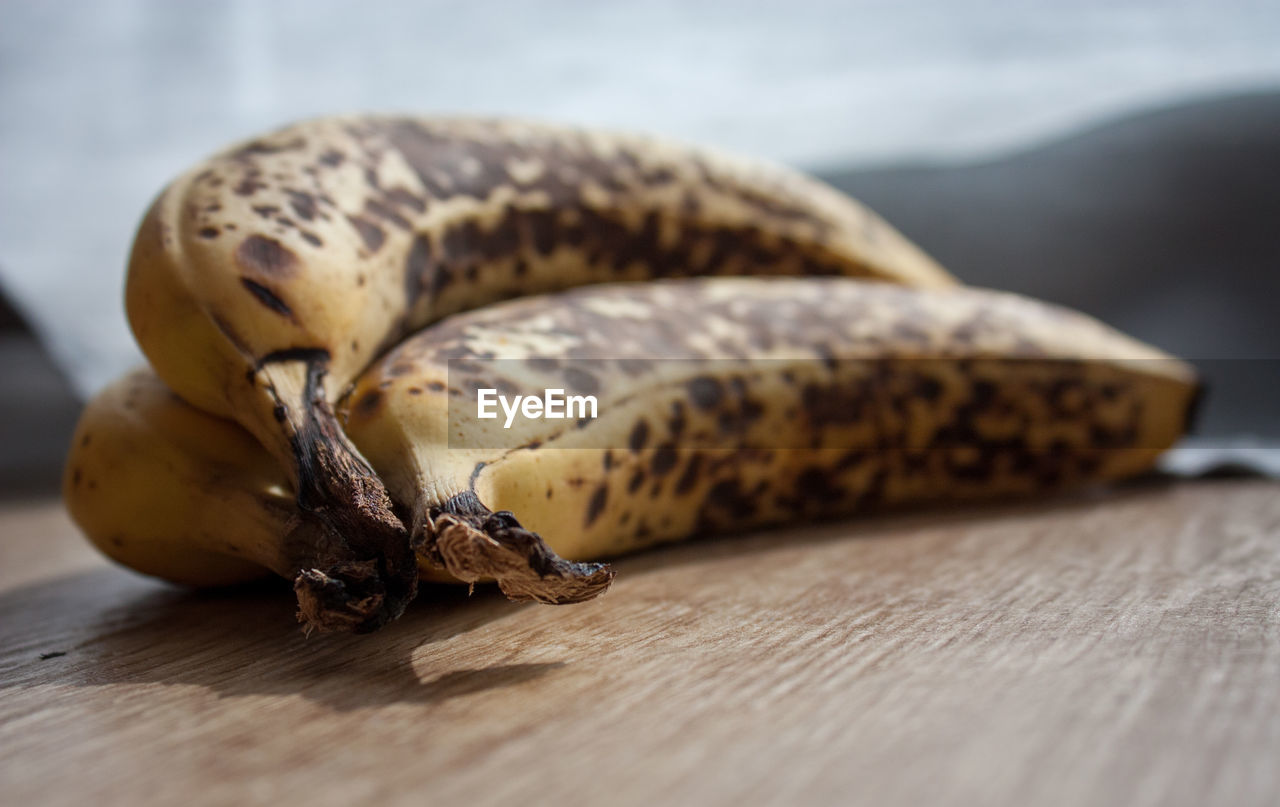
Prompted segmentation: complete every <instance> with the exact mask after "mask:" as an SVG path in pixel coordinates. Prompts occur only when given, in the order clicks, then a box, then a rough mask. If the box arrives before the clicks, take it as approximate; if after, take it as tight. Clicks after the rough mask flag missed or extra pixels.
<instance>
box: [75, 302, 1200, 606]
mask: <svg viewBox="0 0 1280 807" xmlns="http://www.w3.org/2000/svg"><path fill="white" fill-rule="evenodd" d="M487 389H493V390H496V391H499V392H501V393H502V394H503V395H506V396H514V395H517V394H531V395H542V394H543V393H544V392H545V391H546V390H548V389H564V390H565V391H566V393H568V394H577V395H583V396H586V395H591V396H593V397H594V398H595V399H596V401H597V404H596V406H597V416H596V417H594V418H589V417H580V418H572V419H567V420H564V419H562V420H550V419H531V418H522V417H514V418H512V423H511V428H504V426H505V421H504V418H502V417H499V418H496V419H480V418H477V417H476V413H477V409H476V407H477V398H478V394H479V390H487ZM1196 389H1197V387H1196V382H1195V378H1194V374H1193V373H1192V371H1191V370H1190V368H1188V367H1187V366H1186V365H1185V364H1183V363H1181V362H1179V361H1177V360H1176V359H1173V358H1172V357H1169V356H1167V355H1166V354H1163V353H1161V352H1159V351H1157V350H1155V349H1153V348H1150V347H1147V346H1145V345H1143V344H1141V343H1138V342H1136V341H1134V340H1132V339H1129V338H1128V337H1125V336H1123V335H1121V334H1119V333H1117V332H1116V331H1114V330H1111V329H1109V328H1107V327H1105V326H1103V325H1101V324H1100V323H1098V322H1096V321H1094V320H1092V319H1090V318H1088V317H1085V316H1084V315H1081V314H1077V313H1074V312H1070V311H1066V310H1063V309H1060V308H1056V307H1053V306H1049V305H1045V304H1042V303H1037V302H1034V301H1031V300H1027V299H1025V298H1020V297H1016V296H1014V295H1008V294H1000V293H995V292H988V291H981V290H950V291H947V292H945V293H943V292H937V291H929V290H920V289H907V288H898V287H893V286H887V285H883V284H872V283H862V282H858V281H853V280H826V279H807V280H788V279H714V280H684V281H666V282H660V283H651V284H623V285H612V286H597V287H593V288H588V289H579V290H575V291H571V292H564V293H561V294H556V295H548V296H543V297H536V298H530V299H524V300H517V301H512V302H507V303H502V304H498V305H494V306H491V307H489V308H486V309H483V310H480V311H474V312H470V313H466V314H460V315H456V316H453V317H451V318H449V319H446V320H445V321H443V322H440V323H437V324H436V325H434V326H432V327H430V328H427V329H425V330H424V331H422V332H421V333H419V334H418V335H416V336H415V337H413V338H411V339H409V340H407V341H406V342H404V343H403V344H401V345H400V346H399V347H397V348H396V349H394V350H392V351H391V352H390V353H388V354H387V355H386V356H385V357H384V358H383V359H382V360H381V361H379V362H378V363H377V364H376V365H375V366H373V367H372V368H370V370H369V371H368V372H366V373H365V374H364V375H363V376H362V377H361V378H360V379H359V381H358V382H357V384H356V386H355V387H354V389H353V391H352V393H351V395H350V396H349V397H348V398H347V399H346V400H345V401H344V405H343V407H342V409H341V412H342V414H343V417H344V424H345V426H346V429H347V432H348V433H349V434H350V435H351V437H352V439H353V440H354V441H355V443H356V445H357V446H358V447H359V449H360V451H362V452H363V453H364V455H365V456H367V457H369V459H370V460H371V462H372V463H373V465H374V467H375V469H376V470H377V472H378V473H379V474H380V475H381V477H382V478H383V479H384V480H386V482H387V483H388V485H389V488H390V491H391V494H392V496H393V498H394V499H395V500H396V502H397V504H398V505H399V506H400V507H401V508H402V512H405V513H408V514H411V516H410V517H411V519H412V522H413V524H414V533H415V536H416V538H417V541H418V544H417V546H418V551H419V554H420V559H421V560H422V562H423V563H424V565H428V564H429V565H433V566H436V567H441V568H444V569H446V570H448V572H450V573H451V574H452V575H453V576H455V577H456V578H458V579H461V580H466V581H474V580H479V579H489V578H496V579H497V580H498V581H499V583H500V584H501V585H502V587H503V588H504V590H505V591H506V592H507V593H508V594H509V595H511V596H513V597H516V598H531V599H538V600H544V601H553V602H558V601H572V600H576V599H581V598H584V597H587V596H591V595H593V594H594V593H597V592H598V591H599V590H601V588H602V587H603V586H604V585H606V584H607V582H608V580H609V572H608V570H607V569H604V568H601V567H597V566H590V565H586V564H575V563H568V562H565V561H561V560H560V559H559V558H557V557H556V556H555V554H554V553H553V552H552V550H554V551H555V552H559V553H560V554H562V555H564V556H565V557H568V558H572V559H573V560H575V561H586V560H592V559H597V558H601V557H606V556H610V555H616V554H619V553H621V552H625V551H628V550H631V549H635V548H638V547H642V546H647V545H650V544H652V543H656V542H659V541H666V540H673V539H677V538H682V537H685V536H689V535H692V534H696V533H700V532H707V531H716V530H734V529H742V528H747V527H752V526H757V525H762V524H769V523H780V522H787V521H800V520H803V519H806V518H812V517H819V516H830V515H836V514H841V513H846V512H850V511H852V510H856V509H859V508H862V507H867V506H873V505H895V504H904V503H910V502H921V501H928V500H937V499H948V498H960V499H967V498H978V497H998V496H1008V495H1017V494H1026V493H1031V492H1035V491H1040V490H1045V489H1055V488H1060V487H1064V486H1068V485H1072V484H1080V483H1084V482H1089V481H1096V480H1105V479H1112V478H1118V477H1122V476H1126V475H1130V474H1133V473H1137V472H1140V471H1142V470H1144V469H1146V468H1148V467H1149V466H1150V465H1151V463H1152V462H1153V460H1154V459H1155V457H1156V456H1157V455H1158V454H1159V452H1160V451H1161V450H1162V449H1163V448H1165V447H1167V446H1168V445H1170V444H1171V443H1172V442H1173V441H1174V440H1176V439H1177V437H1178V436H1180V435H1181V434H1182V432H1183V431H1184V428H1185V425H1186V423H1187V420H1188V418H1189V416H1190V408H1191V407H1192V404H1193V403H1194V400H1195V397H1196ZM235 433H238V430H237V429H236V428H235V427H233V426H232V425H230V424H227V423H225V422H222V421H219V420H218V419H216V418H212V417H209V416H207V415H204V414H203V413H200V412H196V411H195V410H193V409H192V408H190V407H187V406H186V405H184V404H182V403H181V402H179V401H177V399H176V398H174V397H173V396H172V395H170V394H169V393H168V392H167V391H165V390H164V389H163V387H162V386H161V385H159V384H158V382H156V381H155V380H154V379H153V378H151V377H150V376H148V375H135V376H133V377H130V378H129V379H126V380H125V381H123V382H121V383H120V384H119V385H117V386H116V387H113V388H111V389H109V390H108V391H106V392H104V393H103V394H102V395H101V396H99V398H98V399H96V400H95V401H94V402H93V403H92V404H91V405H90V407H89V408H88V410H87V411H86V414H85V415H84V418H83V420H82V423H81V425H80V428H79V431H78V432H77V437H76V443H75V447H74V449H73V454H72V458H71V462H70V463H69V465H68V476H67V481H66V485H67V490H66V493H67V500H68V503H69V505H70V507H71V511H72V513H73V515H74V516H75V517H76V519H77V521H79V522H80V524H81V525H82V526H83V527H84V528H85V530H86V532H87V533H88V534H89V535H90V536H91V537H92V538H93V539H94V540H95V542H96V543H98V544H99V546H101V547H102V548H103V549H104V550H105V551H106V552H107V553H108V554H110V555H112V556H113V557H115V558H117V559H119V560H122V561H124V562H125V563H128V564H129V565H132V566H135V567H136V568H140V569H142V570H144V571H150V572H151V573H155V574H159V575H161V576H165V577H170V578H173V579H180V580H186V581H191V582H221V581H222V580H223V579H224V577H226V576H231V577H234V576H235V575H238V574H249V573H251V572H252V571H253V569H252V567H248V566H244V565H242V563H243V561H245V560H250V561H252V562H253V563H255V564H258V565H260V566H266V567H268V568H271V569H273V570H275V571H276V572H278V573H280V574H282V575H284V576H286V577H290V578H293V577H296V576H298V575H301V574H303V573H305V572H306V571H307V563H308V561H307V559H306V558H307V557H308V553H313V552H314V551H315V550H313V549H311V548H310V547H309V545H310V544H313V543H315V542H317V541H319V542H321V544H320V545H321V546H324V542H325V541H327V540H329V539H327V538H326V537H325V533H324V531H322V530H316V529H313V528H311V527H308V526H307V524H308V520H307V519H301V518H299V517H298V512H297V511H296V509H294V508H293V507H291V506H289V505H288V504H287V499H288V493H287V492H286V491H285V487H286V486H287V484H288V482H289V480H288V478H287V476H286V475H285V473H284V471H283V470H282V469H279V468H278V467H277V466H275V465H273V464H271V463H268V462H266V459H267V455H266V454H265V452H263V450H262V449H261V448H259V447H258V446H257V445H256V444H255V443H254V442H253V441H252V440H250V439H249V437H248V435H246V434H243V433H239V437H235ZM173 469H176V470H173ZM171 471H173V472H172V474H171V475H169V476H166V474H170V472H171ZM91 485H92V487H90V486H91ZM119 486H126V487H127V488H128V489H127V490H125V491H123V495H117V494H114V493H113V491H114V490H115V488H116V487H119ZM139 491H146V492H145V493H143V492H139ZM155 497H160V498H161V499H162V500H163V502H164V503H165V504H164V506H163V507H161V508H155V507H153V506H152V500H153V498H155ZM503 511H511V512H510V513H508V512H503ZM512 513H513V514H514V515H512ZM517 519H518V520H517ZM526 528H527V529H526ZM535 531H536V533H541V534H545V535H546V536H547V537H548V541H549V542H550V549H549V548H547V547H546V546H545V545H543V544H542V542H541V540H540V539H539V538H538V535H537V534H535ZM206 553H211V554H221V555H225V556H227V558H228V560H227V561H226V562H225V564H230V565H229V566H227V565H225V564H224V565H211V566H210V567H209V568H210V571H209V572H207V573H205V574H207V575H209V576H210V577H211V578H212V579H195V578H193V575H194V576H195V577H196V578H198V577H199V575H200V574H202V573H201V572H200V569H201V568H203V567H202V566H201V565H200V563H199V562H198V561H199V559H202V558H203V557H204V556H205V554H206ZM302 603H303V611H304V616H307V617H308V618H309V621H311V622H312V623H313V624H316V625H317V626H318V627H334V625H333V624H328V623H325V622H324V621H323V620H316V619H313V618H311V617H312V616H313V615H311V614H309V613H308V612H307V609H308V608H314V605H310V604H309V603H308V599H307V598H306V597H303V598H302ZM356 613H358V609H357V612H356ZM352 621H353V624H352V626H353V627H357V628H359V627H362V624H361V623H360V622H359V620H358V619H356V618H355V617H353V618H352Z"/></svg>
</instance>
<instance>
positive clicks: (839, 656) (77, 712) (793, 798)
mask: <svg viewBox="0 0 1280 807" xmlns="http://www.w3.org/2000/svg"><path fill="white" fill-rule="evenodd" d="M1277 494H1280V485H1277V484H1276V483H1272V482H1263V481H1239V480H1236V481H1212V482H1209V481H1205V482H1194V483H1188V482H1184V483H1177V484H1166V483H1155V484H1144V485H1139V486H1135V487H1130V488H1128V489H1124V490H1119V491H1113V492H1108V493H1102V494H1099V493H1092V494H1081V495H1077V496H1072V497H1068V498H1064V499H1059V500H1056V501H1054V502H1051V503H1047V504H1046V503H1041V504H1035V505H1033V504H1018V505H1013V506H1002V507H995V508H985V509H966V510H960V511H953V510H948V511H935V512H930V513H926V514H913V515H896V516H881V517H875V518H869V519H862V520H857V521H850V522H847V523H842V524H833V525H825V526H820V527H814V528H811V529H806V530H797V531H793V532H790V533H786V534H784V533H777V532H775V533H762V534H758V535H752V536H745V537H737V538H733V539H722V540H717V541H704V542H699V543H695V544H690V545H683V546H677V547H673V548H670V549H666V550H661V551H656V552H651V553H649V554H646V555H642V556H639V557H635V558H631V559H626V560H623V561H622V562H620V563H619V564H618V567H619V575H618V581H617V583H616V585H615V587H614V589H613V590H612V591H610V592H609V593H608V594H606V595H605V596H604V597H603V598H602V599H600V600H598V601H596V602H593V603H588V604H586V605H581V606H573V607H563V608H553V607H548V606H536V605H524V606H521V605H513V604H510V603H507V602H505V601H503V600H501V599H499V598H498V597H496V596H494V595H493V594H492V593H477V594H476V596H474V597H472V598H470V599H466V598H465V597H463V596H459V595H458V594H452V595H436V597H435V599H434V601H430V602H420V603H418V604H417V605H416V606H415V607H414V608H412V609H411V612H410V613H409V614H408V615H407V616H406V617H405V618H404V619H403V620H401V621H400V622H399V623H397V624H395V625H393V626H392V627H390V628H388V629H386V630H384V631H383V632H382V633H380V634H377V635H374V636H371V637H365V638H353V637H316V636H313V637H312V638H310V639H307V638H304V637H303V636H302V634H301V632H300V631H299V630H298V627H297V625H296V624H295V623H294V621H293V616H292V611H291V607H290V600H289V595H288V593H287V592H285V591H282V590H281V589H279V588H271V587H269V588H264V589H259V590H255V591H249V592H239V593H234V594H192V593H187V592H183V591H178V590H174V589H171V588H168V587H165V586H163V585H160V584H157V583H153V582H150V581H148V580H145V579H142V578H140V577H136V576H134V575H132V574H130V573H127V572H124V571H121V570H119V569H116V568H112V567H110V566H109V565H108V564H107V563H106V562H104V561H102V560H99V559H98V558H97V556H96V555H94V553H93V552H92V551H91V550H90V549H88V548H87V547H86V546H85V545H83V543H82V542H81V541H80V540H79V539H78V538H77V537H76V535H75V532H74V528H73V527H72V526H71V525H70V524H69V523H68V521H67V520H66V517H65V516H64V515H63V514H62V512H61V510H60V508H59V506H58V505H57V504H56V503H54V502H46V503H41V504H38V505H23V506H13V505H10V506H8V507H7V509H5V510H4V512H3V513H0V525H2V528H0V529H2V532H0V534H2V536H3V538H2V542H0V626H2V627H0V801H2V802H4V803H6V804H13V805H28V804H43V803H50V804H76V805H80V806H82V805H99V804H113V803H121V804H123V803H129V804H134V803H136V804H144V805H147V804H183V803H206V802H207V803H215V804H219V803H220V804H241V803H259V804H302V805H307V807H320V805H351V804H356V803H376V804H389V805H395V804H406V805H408V804H413V805H420V804H424V803H438V804H465V805H468V807H470V806H471V805H483V804H521V803H551V804H556V805H587V804H592V805H597V804H606V805H615V804H627V805H629V804H637V805H639V804H645V805H648V804H671V803H678V804H699V805H707V804H713V805H714V804H726V805H728V804H742V803H750V804H757V803H766V804H788V805H790V804H822V803H827V804H842V805H843V804H876V805H897V804H918V803H937V802H941V803H948V804H990V805H1031V804H1037V805H1038V804H1063V805H1068V804H1069V805H1178V804H1185V805H1227V804H1230V805H1249V804H1258V805H1262V804H1270V805H1273V804H1276V803H1277V799H1278V798H1280V496H1278V495H1277Z"/></svg>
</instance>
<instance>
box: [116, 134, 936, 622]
mask: <svg viewBox="0 0 1280 807" xmlns="http://www.w3.org/2000/svg"><path fill="white" fill-rule="evenodd" d="M728 274H832V275H848V276H859V277H869V278H875V279H880V280H887V281H892V282H899V283H906V284H912V285H920V286H930V287H935V286H936V287H941V286H948V285H951V284H952V283H953V281H952V280H951V278H950V277H949V276H948V275H947V274H946V273H945V272H944V271H942V270H941V269H940V268H939V267H938V266H937V265H936V264H935V263H934V262H933V261H931V260H930V259H929V258H928V257H927V256H925V255H924V254H923V253H921V252H920V251H919V250H918V249H917V248H916V247H914V246H913V245H912V244H910V243H909V242H908V241H906V240H905V239H904V238H903V237H902V236H901V235H899V234H898V233H897V232H895V231H894V230H893V229H892V228H891V227H889V226H888V225H886V224H885V223H884V222H882V221H881V220H880V219H879V218H878V217H876V216H875V215H874V214H872V213H870V212H869V211H867V210H866V209H865V208H863V207H861V206H860V205H858V204H857V203H855V202H853V201H852V200H849V199H848V198H846V197H844V196H842V195H841V194H839V193H837V192H835V191H833V190H832V189H830V188H828V187H826V186H824V185H822V184H820V183H818V182H816V181H814V180H811V179H808V178H806V177H804V176H801V175H799V174H796V173H794V172H791V171H787V170H785V169H782V168H778V167H774V166H768V165H761V164H758V163H754V162H750V161H746V160H742V159H739V158H734V157H729V156H725V155H721V154H717V153H714V152H709V151H705V150H699V149H694V148H690V147H687V146H682V145H678V144H672V143H669V142H666V141H662V140H658V139H655V138H647V137H641V136H634V135H616V134H607V133H601V132H593V131H584V130H578V129H572V128H568V127H558V126H550V125H544V124H534V123H527V122H521V121H511V120H474V119H416V120H415V119H407V118H372V117H352V118H330V119H321V120H313V121H308V122H304V123H300V124H296V125H294V126H290V127H287V128H285V129H282V130H280V131H277V132H275V133H272V134H269V135H266V136H264V137H261V138H258V139H256V140H254V141H252V142H248V143H245V144H242V145H240V146H237V147H235V148H232V149H230V150H228V151H226V152H223V153H222V154H219V155H217V156H215V157H213V158H211V159H209V160H207V161H206V162H204V163H202V164H200V165H198V166H196V167H195V168H193V169H192V170H191V171H190V172H188V173H187V174H185V175H183V176H182V177H180V178H179V179H177V180H176V181H175V182H174V183H173V184H172V185H171V186H170V187H169V188H167V189H166V190H165V191H164V192H163V193H162V194H161V195H160V197H159V198H158V199H157V201H156V202H155V204H154V206H153V207H152V209H151V210H150V212H149V213H148V214H147V216H146V218H145V219H144V221H143V223H142V225H141V226H140V228H139V230H138V234H137V236H136V239H135V243H134V249H133V254H132V257H131V260H130V265H129V275H128V282H127V292H126V301H127V308H128V313H129V320H130V323H131V325H132V327H133V330H134V333H135V335H136V336H137V338H138V342H139V343H140V345H141V346H142V349H143V351H144V353H145V354H146V355H147V357H148V359H149V360H150V362H151V364H152V365H153V367H154V368H155V369H156V372H157V373H158V374H159V375H160V377H161V378H163V379H164V380H165V382H166V383H168V384H169V385H170V386H171V387H172V388H173V389H174V390H175V391H176V392H177V393H178V394H179V395H181V396H182V397H183V398H184V399H186V400H187V401H188V402H190V403H192V404H193V405H195V406H197V407H199V408H201V409H204V410H205V411H208V412H210V413H212V414H215V415H219V416H222V417H226V418H230V419H234V420H236V421H237V422H239V423H240V424H241V425H243V426H244V427H246V428H247V429H248V430H249V431H250V432H252V433H253V434H254V435H255V436H256V437H257V438H258V439H259V440H260V441H261V442H262V443H263V444H264V445H265V446H266V447H267V449H268V450H269V451H270V452H271V453H272V454H273V455H274V456H275V457H276V458H277V460H278V461H279V462H281V463H283V464H284V465H285V467H286V469H287V470H288V472H289V475H290V479H291V481H292V482H293V483H294V486H295V489H296V490H297V491H298V503H299V505H300V506H301V508H302V509H303V510H304V511H306V512H309V513H311V514H313V515H315V516H318V517H319V519H320V520H321V521H322V522H324V523H325V524H327V525H328V527H329V528H330V529H331V531H332V532H333V533H334V540H335V541H338V542H340V543H346V544H348V545H349V546H348V549H349V550H350V552H349V555H350V559H351V560H352V561H353V562H355V563H357V564H358V565H359V568H360V569H362V570H367V569H368V568H369V564H373V567H374V568H373V571H372V573H371V574H372V576H370V574H369V573H367V572H366V571H360V572H358V573H357V574H356V575H355V577H356V578H358V579H354V578H352V576H351V575H350V574H348V572H350V569H347V570H345V571H344V570H343V569H337V568H334V569H327V570H322V571H321V572H320V574H321V576H320V577H317V578H314V579H309V580H299V585H300V586H301V587H303V588H307V587H314V586H320V587H323V588H324V589H325V596H326V597H327V598H329V599H333V600H334V601H335V602H338V603H339V604H341V601H342V600H343V599H344V597H345V599H347V600H360V601H362V602H377V603H378V608H377V610H376V611H374V612H371V613H370V614H369V615H368V619H369V621H370V624H371V625H373V626H376V624H381V623H382V622H385V621H386V620H388V619H391V618H394V616H395V615H396V614H398V613H399V610H400V609H402V608H403V606H404V603H405V602H407V601H408V599H409V598H411V597H412V595H413V591H412V571H413V569H412V553H411V551H410V548H409V546H408V544H407V540H406V538H405V533H404V531H403V529H402V528H401V526H400V524H399V522H398V521H397V519H396V517H395V515H394V513H393V512H392V510H391V507H390V503H389V502H388V500H387V497H386V494H385V491H384V490H383V488H382V486H381V485H380V484H379V483H378V480H377V479H376V478H375V477H374V476H373V475H372V474H371V473H370V472H369V469H368V466H367V464H366V463H365V462H364V460H363V458H361V457H360V455H359V453H358V452H357V451H355V449H354V448H353V447H352V446H351V445H350V443H349V442H348V441H347V440H346V438H345V437H344V435H343V434H342V432H341V430H340V429H339V428H338V427H337V425H336V423H335V421H334V419H333V412H332V404H333V402H334V401H336V400H337V398H338V397H339V396H340V395H342V394H343V393H344V392H345V391H346V390H347V388H348V386H349V385H350V383H351V382H352V381H353V379H354V378H355V377H356V375H357V374H358V373H359V372H361V371H362V370H363V369H364V368H365V367H366V366H367V365H368V364H369V363H370V362H371V361H372V360H373V358H374V357H375V356H377V355H378V354H379V353H380V352H382V351H383V350H385V349H386V348H388V347H389V346H391V345H392V344H394V343H395V342H397V341H398V340H399V339H400V338H402V337H403V336H404V335H405V334H407V333H409V332H410V331H412V330H414V329H416V328H417V327H420V326H421V325H423V324H425V323H428V322H431V321H434V320H436V319H439V318H440V317H442V316H445V315H448V314H452V313H455V312H459V311H464V310H468V309H471V308H474V307H477V306H480V305H483V304H486V303H489V302H492V301H495V300H499V299H503V298H508V297H513V296H519V295H527V294H533V293H538V292H544V291H550V290H555V289H562V288H566V287H570V286H576V285H582V284H588V283H599V282H603V281H611V280H639V279H649V278H654V277H663V276H676V275H728ZM343 589H345V590H346V594H345V595H344V594H343V593H342V590H343ZM344 618H345V617H344Z"/></svg>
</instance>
